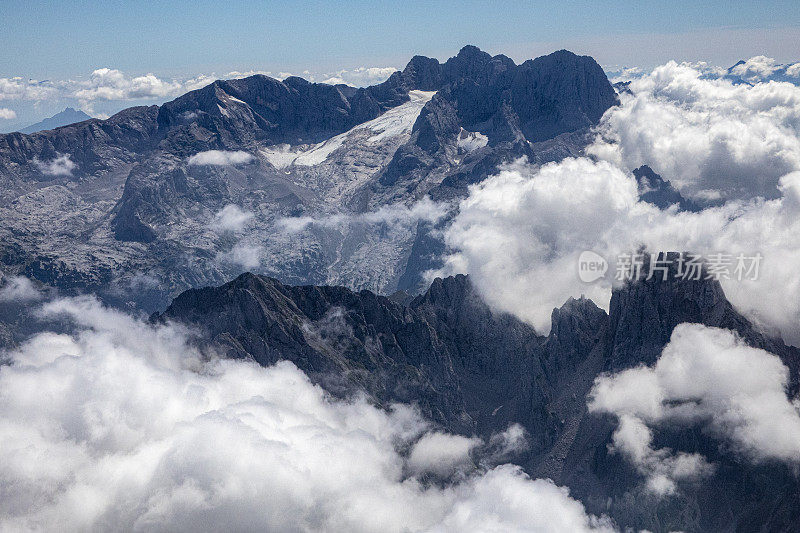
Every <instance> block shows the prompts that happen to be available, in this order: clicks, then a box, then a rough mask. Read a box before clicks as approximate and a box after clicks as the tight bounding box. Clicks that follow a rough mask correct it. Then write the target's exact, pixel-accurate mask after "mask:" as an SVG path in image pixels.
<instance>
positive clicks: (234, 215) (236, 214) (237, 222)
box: [211, 204, 255, 232]
mask: <svg viewBox="0 0 800 533" xmlns="http://www.w3.org/2000/svg"><path fill="white" fill-rule="evenodd" d="M254 216H255V215H254V214H253V213H252V212H251V211H244V210H243V209H242V208H241V207H239V206H238V205H234V204H228V205H226V206H225V207H223V208H222V209H220V210H219V211H218V212H217V213H216V214H215V215H214V219H213V220H212V221H211V229H213V230H214V231H217V232H239V231H242V230H243V229H244V228H245V226H247V224H248V223H249V222H250V221H251V220H252V219H253V217H254Z"/></svg>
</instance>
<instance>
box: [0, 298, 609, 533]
mask: <svg viewBox="0 0 800 533" xmlns="http://www.w3.org/2000/svg"><path fill="white" fill-rule="evenodd" d="M43 313H44V315H46V316H53V317H56V316H58V317H68V318H69V319H70V320H71V321H73V322H74V323H75V324H76V325H77V326H78V331H76V333H74V334H73V335H63V334H61V335H59V334H55V333H41V334H39V335H37V336H35V337H34V338H33V339H31V340H30V341H29V342H27V343H25V344H24V345H22V346H21V347H20V348H19V349H18V350H16V351H14V352H12V353H10V354H7V355H10V356H11V357H12V358H13V361H14V364H13V365H6V366H2V367H0V448H2V450H3V457H4V460H3V461H2V462H0V486H2V487H4V489H3V498H2V499H0V529H3V530H9V531H20V530H59V531H86V530H119V531H138V530H147V531H197V530H203V531H252V530H266V531H312V530H313V531H333V532H335V531H348V532H350V531H376V532H377V531H380V532H393V531H397V532H399V531H453V532H455V531H464V530H465V529H471V530H482V531H531V530H547V531H564V532H574V531H592V530H595V531H598V530H601V531H610V530H611V529H612V528H611V527H610V525H609V524H608V523H607V522H606V521H603V520H598V519H597V518H594V517H592V516H588V515H587V514H586V513H585V511H584V508H583V506H582V505H581V504H580V503H578V502H576V501H575V500H573V499H571V498H570V497H569V495H568V493H567V491H566V489H563V488H559V487H557V486H555V485H554V484H552V483H551V482H550V481H546V480H530V479H529V478H528V477H527V476H526V475H525V474H523V473H522V472H521V471H520V470H519V468H517V467H513V466H500V467H496V468H493V469H490V470H487V471H481V470H479V471H474V472H473V473H472V474H471V475H469V476H467V477H466V478H464V479H463V480H462V481H460V482H456V483H451V484H448V485H445V486H436V485H432V486H429V485H425V484H422V483H421V482H420V481H419V480H417V479H416V477H413V476H412V477H406V475H405V474H404V472H407V471H408V467H407V464H406V463H407V461H408V459H407V458H406V457H405V456H404V455H403V453H402V452H401V451H400V450H403V449H405V448H406V447H407V445H409V444H412V443H413V442H414V440H415V439H416V438H417V437H418V436H419V435H420V433H421V432H424V430H425V427H426V426H427V424H426V423H425V421H424V420H422V419H421V418H420V417H419V415H418V414H416V413H415V411H413V410H412V409H410V408H408V407H404V406H396V407H395V408H394V409H393V410H391V411H389V412H386V411H383V410H380V409H377V408H375V407H374V406H372V405H371V404H370V403H369V402H368V401H366V399H363V398H355V399H352V400H350V401H338V400H334V399H332V398H330V397H329V396H328V395H327V394H325V393H324V392H323V391H322V389H320V388H319V387H317V386H314V385H312V384H311V383H310V382H309V380H308V378H307V377H306V376H305V375H304V374H303V373H302V372H300V371H299V370H298V369H297V368H296V367H294V366H293V365H292V364H290V363H287V362H284V363H280V364H278V365H275V366H273V367H270V368H262V367H259V366H258V365H256V364H255V363H252V362H248V361H242V360H220V359H216V358H208V357H204V356H203V355H202V354H200V353H198V352H197V350H196V349H195V348H193V347H192V345H191V343H190V342H189V340H188V336H187V332H186V331H185V330H183V329H181V328H179V327H177V326H173V325H166V326H157V327H154V326H150V325H147V324H144V323H142V322H139V321H137V320H134V319H132V318H131V317H129V316H126V315H124V314H122V313H119V312H116V311H111V310H108V309H105V308H103V307H101V306H100V305H99V304H98V303H97V302H96V301H95V300H93V299H91V298H77V299H65V300H58V301H56V302H52V303H50V304H47V305H46V306H45V308H44V311H43Z"/></svg>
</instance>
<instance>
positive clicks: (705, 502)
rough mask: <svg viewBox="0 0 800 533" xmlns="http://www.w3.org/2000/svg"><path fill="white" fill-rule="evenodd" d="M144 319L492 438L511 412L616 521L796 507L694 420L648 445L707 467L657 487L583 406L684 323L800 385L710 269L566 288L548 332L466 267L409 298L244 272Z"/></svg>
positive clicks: (789, 484) (781, 522)
mask: <svg viewBox="0 0 800 533" xmlns="http://www.w3.org/2000/svg"><path fill="white" fill-rule="evenodd" d="M154 320H162V321H163V320H174V321H179V322H184V323H188V324H190V325H192V326H194V327H196V328H199V330H200V331H201V332H203V333H202V340H201V342H203V343H204V344H205V345H206V346H207V347H213V348H215V349H216V350H218V351H219V352H221V353H223V354H225V355H227V356H231V357H252V358H254V359H255V360H257V361H259V362H260V363H262V364H271V363H273V362H275V361H277V360H279V359H289V360H291V361H293V362H295V364H297V365H298V366H299V367H300V368H302V369H303V370H305V371H307V372H309V373H310V375H311V376H312V377H313V379H315V380H316V381H317V382H319V383H321V384H323V386H325V387H327V388H328V389H329V390H332V391H333V392H335V393H337V394H343V393H346V392H348V391H352V390H353V388H354V387H355V388H356V389H357V388H363V389H365V390H367V391H368V392H369V393H370V394H372V395H373V397H374V398H376V400H378V401H379V402H382V403H391V402H393V401H403V402H411V403H415V404H417V405H419V406H420V407H421V408H422V410H423V412H424V413H425V414H426V415H427V416H430V417H432V418H433V419H434V420H436V421H437V422H439V423H440V424H442V425H443V426H445V427H447V428H448V429H450V430H451V431H461V432H464V433H467V434H479V435H483V436H488V435H490V434H491V433H493V432H496V431H500V430H502V429H504V428H506V427H507V426H508V425H509V424H511V423H520V424H522V425H523V426H524V427H525V429H526V431H527V433H528V435H529V437H530V443H531V447H530V449H529V450H528V451H527V452H526V453H524V454H521V455H518V456H517V457H516V458H515V459H514V460H515V461H516V462H518V463H519V464H522V465H524V466H525V468H526V470H528V471H529V472H530V473H531V474H532V475H534V476H537V477H550V478H551V479H553V480H555V481H556V482H557V483H559V484H564V485H566V486H569V487H570V490H571V493H572V494H573V495H575V496H576V497H578V498H580V499H581V500H582V501H583V502H584V503H585V504H586V505H587V507H588V508H589V509H590V510H591V511H592V512H594V513H607V514H610V515H611V516H613V517H614V518H615V519H616V520H617V521H618V522H619V523H620V524H623V525H626V526H630V527H634V528H637V529H638V528H647V529H650V530H653V531H668V530H685V531H723V530H742V531H749V530H752V527H753V525H754V524H760V523H766V524H768V528H767V530H772V531H785V530H787V529H791V524H795V523H796V520H797V519H798V514H797V510H796V509H797V508H796V506H795V503H794V502H797V501H800V485H798V481H797V479H795V478H794V476H793V474H792V472H791V469H789V468H788V467H787V466H786V465H782V464H762V465H752V464H750V463H748V462H746V461H744V460H743V459H742V458H741V457H738V456H737V455H736V454H735V453H733V452H732V451H730V450H726V449H725V448H724V447H722V446H720V443H719V442H718V441H717V440H716V439H715V438H714V436H713V435H709V434H707V433H705V432H703V431H702V430H700V429H699V428H698V429H692V428H688V429H687V428H680V427H670V426H668V425H667V426H665V427H662V428H659V430H658V431H657V433H656V441H655V443H654V444H655V445H656V446H657V447H670V448H673V449H676V450H681V451H686V452H700V453H702V454H703V455H705V456H706V457H708V458H709V460H711V461H712V462H713V463H714V464H715V465H717V471H716V473H715V474H714V475H713V476H711V477H709V478H706V479H703V480H701V481H698V482H696V483H694V484H686V485H685V486H681V490H680V493H679V494H677V495H675V496H672V497H669V498H666V499H663V500H658V499H655V498H654V497H653V496H651V495H649V494H647V493H646V492H645V490H644V488H643V483H642V481H643V480H642V477H641V476H640V474H639V473H637V472H636V470H635V469H634V468H633V467H632V466H631V465H630V464H629V463H627V462H626V460H624V459H623V458H622V457H621V456H620V455H618V454H615V453H612V452H611V451H610V448H609V445H610V443H611V434H612V432H613V431H614V429H615V427H616V424H615V422H614V420H612V419H610V417H606V416H599V415H594V414H589V413H588V412H587V409H586V402H587V398H588V393H589V391H590V390H591V387H592V384H593V382H594V379H595V378H596V377H597V376H598V375H600V374H601V373H602V372H605V371H609V370H613V371H618V370H622V369H625V368H630V367H633V366H637V365H640V364H650V363H652V362H653V361H654V360H655V359H656V358H657V356H658V354H659V353H660V351H661V349H662V348H663V347H664V345H665V344H666V343H667V342H668V340H669V337H670V334H671V332H672V330H673V329H674V328H675V326H677V325H678V324H680V323H682V322H695V323H701V324H706V325H708V326H714V327H722V328H728V329H732V330H734V331H736V332H738V334H739V335H740V336H741V337H742V338H743V339H745V340H746V341H747V342H748V343H749V344H750V345H752V346H755V347H760V348H763V349H766V350H769V351H772V352H773V353H776V354H777V355H779V356H780V357H781V358H782V359H783V360H784V362H785V363H786V364H787V365H788V366H789V367H790V370H791V376H792V378H791V379H792V383H793V385H792V389H793V391H796V390H797V387H796V384H797V377H798V372H797V370H798V364H797V362H798V360H799V356H798V352H797V350H796V349H794V348H790V347H787V346H786V345H784V344H783V343H782V342H781V341H780V340H776V339H770V338H768V337H767V336H765V335H764V334H763V333H761V332H759V331H758V330H757V328H755V327H753V326H752V325H751V324H750V323H749V322H748V321H747V320H746V319H745V318H744V317H742V316H741V315H740V314H739V313H737V312H736V310H735V309H734V308H733V307H732V306H731V304H730V303H729V302H728V301H727V300H726V299H725V296H724V294H723V292H722V289H721V287H720V286H719V283H718V282H715V281H710V280H702V281H684V280H681V279H673V280H667V281H661V280H660V279H657V278H653V279H651V280H641V281H637V282H634V283H630V284H628V285H626V286H624V287H622V288H620V289H618V290H615V291H614V294H613V297H612V303H611V313H610V316H609V315H606V313H605V312H603V311H602V310H600V309H598V308H597V307H596V306H595V305H594V304H593V303H592V302H591V301H589V300H585V299H579V300H575V299H570V300H568V301H567V302H566V303H565V304H564V305H563V306H562V307H561V308H559V309H556V310H554V311H553V318H552V327H551V332H550V334H549V335H548V336H547V337H543V336H539V335H537V334H536V333H535V332H534V331H533V329H532V328H531V327H530V326H528V325H526V324H525V323H522V322H520V321H519V320H517V319H515V318H514V317H512V316H510V315H506V314H502V313H496V312H493V311H492V310H490V309H489V308H488V307H487V306H486V305H485V304H484V303H483V301H482V300H481V299H480V297H479V295H478V294H477V293H476V291H475V289H474V288H473V287H472V286H471V284H470V283H469V280H468V279H467V278H465V277H464V276H457V277H455V278H447V279H437V280H436V281H435V282H434V283H433V285H432V286H431V287H430V288H429V290H428V291H427V292H426V293H424V294H423V295H421V296H419V297H417V298H415V299H414V300H413V301H411V302H410V303H409V304H408V305H405V306H404V305H402V304H400V303H396V302H395V301H392V300H390V299H388V298H384V297H380V296H376V295H374V294H372V293H370V292H368V291H361V292H359V293H354V292H351V291H349V290H347V289H344V288H340V287H313V286H305V287H287V286H284V285H282V284H280V283H278V282H277V281H275V280H273V279H269V278H264V277H259V276H254V275H250V274H245V275H242V276H240V277H239V278H237V279H236V280H234V281H232V282H230V283H228V284H226V285H224V286H222V287H219V288H206V289H195V290H191V291H187V292H186V293H184V294H182V295H181V296H179V297H178V298H176V299H175V301H174V302H173V304H172V305H171V306H170V307H169V308H168V309H167V310H166V311H165V312H164V313H163V314H161V315H157V316H154ZM793 393H794V392H793ZM728 526H730V527H728Z"/></svg>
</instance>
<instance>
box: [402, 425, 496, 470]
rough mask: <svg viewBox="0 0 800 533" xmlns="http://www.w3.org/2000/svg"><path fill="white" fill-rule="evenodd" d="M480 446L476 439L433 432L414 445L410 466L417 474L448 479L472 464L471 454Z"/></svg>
mask: <svg viewBox="0 0 800 533" xmlns="http://www.w3.org/2000/svg"><path fill="white" fill-rule="evenodd" d="M480 444H481V440H480V439H476V438H467V437H463V436H461V435H448V434H447V433H439V432H431V433H428V434H426V435H424V436H423V437H422V438H421V439H419V440H418V441H417V442H416V444H414V447H413V448H412V449H411V455H410V456H409V458H408V466H409V467H410V468H411V471H412V472H414V473H415V474H425V473H432V474H435V475H437V476H441V477H447V476H449V475H451V474H452V473H453V472H455V471H456V470H457V469H458V468H460V467H464V466H466V465H469V464H471V459H470V455H469V454H470V452H471V451H472V450H473V449H474V448H475V447H477V446H479V445H480Z"/></svg>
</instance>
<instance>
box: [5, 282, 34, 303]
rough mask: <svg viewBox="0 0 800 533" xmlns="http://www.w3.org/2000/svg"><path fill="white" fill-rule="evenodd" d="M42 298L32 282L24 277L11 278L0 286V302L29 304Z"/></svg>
mask: <svg viewBox="0 0 800 533" xmlns="http://www.w3.org/2000/svg"><path fill="white" fill-rule="evenodd" d="M41 296H42V295H41V293H40V292H39V290H38V289H36V287H34V286H33V283H32V282H31V280H29V279H28V278H26V277H24V276H10V277H8V278H6V279H5V283H4V284H3V285H2V286H0V302H29V301H32V300H38V299H39V298H41Z"/></svg>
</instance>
